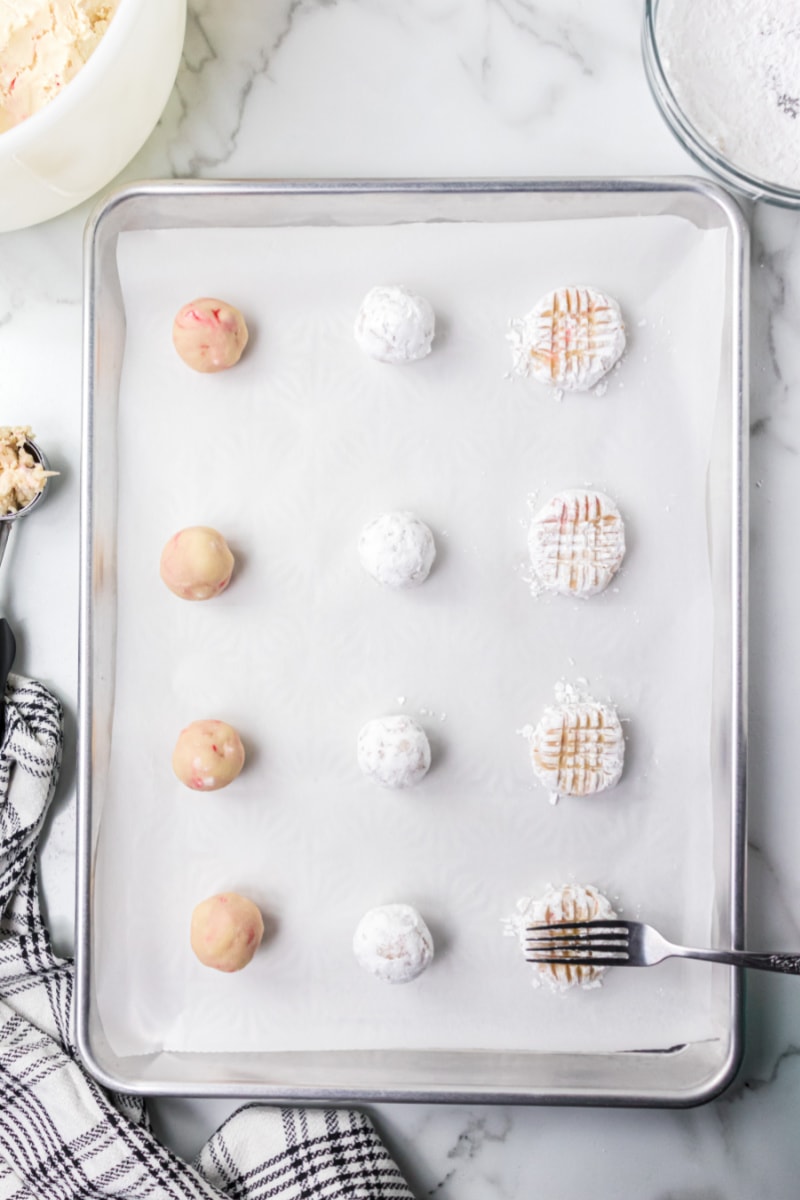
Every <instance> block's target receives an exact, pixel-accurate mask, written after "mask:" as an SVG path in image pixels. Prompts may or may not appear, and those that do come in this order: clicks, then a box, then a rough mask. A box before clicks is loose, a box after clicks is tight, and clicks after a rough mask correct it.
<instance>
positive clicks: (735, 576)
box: [75, 177, 749, 1107]
mask: <svg viewBox="0 0 800 1200" xmlns="http://www.w3.org/2000/svg"><path fill="white" fill-rule="evenodd" d="M636 215H647V216H654V215H672V216H675V215H677V216H680V217H683V218H685V219H686V220H687V221H689V222H691V223H692V224H693V225H695V226H696V227H697V228H698V229H708V230H717V229H721V230H724V231H725V238H726V268H725V269H726V279H725V313H724V339H723V350H724V353H723V359H724V361H723V363H722V366H721V378H722V381H723V382H722V385H721V387H722V388H724V393H725V403H724V404H723V405H722V406H720V410H721V415H720V417H719V428H718V430H717V435H716V436H715V449H714V453H713V458H712V462H711V464H710V466H709V475H708V492H707V500H708V505H707V507H708V519H709V540H710V544H711V558H712V563H711V569H712V574H713V590H714V607H715V650H714V689H715V695H716V696H717V701H718V702H717V703H715V708H714V713H713V714H712V715H711V719H710V724H711V737H712V746H711V756H712V770H713V776H714V781H715V782H714V789H713V790H714V795H713V797H711V799H710V803H711V804H712V806H713V820H714V829H715V841H714V862H713V864H710V869H711V870H713V872H714V876H715V879H716V880H717V881H718V886H717V892H716V898H715V913H714V920H715V925H716V934H717V936H718V937H719V941H720V943H721V944H727V945H731V946H734V947H737V946H741V945H742V944H743V941H744V925H743V922H744V887H745V877H744V862H745V846H746V724H747V717H746V694H747V678H746V662H747V633H746V631H747V439H748V426H749V422H748V399H747V378H748V372H747V361H746V358H747V330H746V323H747V311H748V270H749V249H748V231H747V227H746V225H745V222H744V220H743V218H742V215H741V213H740V211H739V209H738V207H737V206H736V204H735V203H734V201H733V200H732V199H731V198H730V197H729V196H728V195H727V194H726V193H725V192H724V191H723V190H722V189H720V188H719V187H717V186H715V185H712V184H710V183H708V182H706V181H704V180H700V179H694V178H688V177H687V178H650V179H648V178H638V179H637V178H625V179H571V180H570V179H567V180H525V179H523V180H410V181H409V180H405V181H404V180H384V181H369V180H344V181H326V180H316V181H274V182H260V181H238V182H199V181H188V182H183V183H173V182H145V183H141V184H134V185H131V186H129V187H126V188H124V189H122V190H121V191H119V192H117V193H114V194H113V195H111V196H110V197H109V198H108V199H106V200H105V201H104V202H103V203H102V204H101V205H100V207H99V208H98V209H97V210H96V212H95V214H94V215H93V216H92V218H91V219H90V222H89V224H88V226H87V231H86V240H85V277H84V387H83V403H84V412H83V445H82V454H83V463H82V484H81V603H80V665H79V719H80V744H79V759H78V882H77V900H76V1007H75V1012H76V1034H77V1043H78V1047H79V1050H80V1053H81V1055H82V1057H83V1059H84V1061H85V1062H86V1064H87V1066H88V1068H89V1069H90V1070H91V1071H92V1073H93V1074H94V1075H95V1076H96V1077H97V1078H98V1079H99V1080H100V1082H102V1083H104V1084H105V1085H107V1086H109V1087H112V1088H115V1089H118V1090H121V1091H129V1092H139V1093H144V1094H169V1095H197V1096H212V1095H215V1096H231V1097H234V1096H242V1097H251V1098H256V1099H262V1100H298V1101H303V1102H309V1103H315V1102H319V1103H322V1102H329V1101H332V1100H348V1101H352V1100H355V1101H391V1100H397V1101H415V1100H416V1101H425V1102H432V1101H433V1102H436V1101H441V1102H450V1103H453V1102H456V1103H457V1102H471V1103H538V1104H570V1105H573V1104H594V1105H612V1106H613V1105H643V1106H663V1107H687V1106H691V1105H696V1104H699V1103H702V1102H705V1101H707V1100H709V1099H712V1098H713V1097H714V1096H715V1095H717V1094H719V1092H720V1091H722V1090H723V1089H724V1088H725V1087H726V1086H727V1085H728V1084H729V1083H730V1082H731V1080H732V1079H733V1077H734V1075H735V1073H736V1070H737V1068H738V1065H739V1062H740V1059H741V1054H742V1037H743V1033H742V986H741V973H740V972H738V971H736V970H730V969H727V968H715V969H714V975H713V985H712V986H713V991H714V997H715V999H714V1003H715V1004H716V1005H717V1008H718V1011H719V1014H720V1019H719V1035H718V1036H717V1037H714V1038H711V1039H708V1040H705V1041H702V1042H692V1041H687V1042H685V1043H682V1044H679V1045H675V1046H672V1047H670V1048H668V1049H664V1048H660V1049H658V1050H656V1051H654V1050H648V1049H647V1048H643V1049H641V1050H631V1049H630V1048H626V1049H625V1051H624V1052H618V1053H614V1052H603V1053H586V1052H582V1053H538V1052H527V1051H526V1050H525V1048H524V1047H520V1049H519V1050H518V1051H515V1052H514V1053H504V1052H498V1051H496V1050H494V1051H485V1050H482V1049H481V1048H480V1046H478V1045H475V1046H469V1047H464V1049H463V1051H462V1052H454V1051H437V1050H435V1049H434V1050H418V1051H413V1050H407V1051H395V1050H372V1051H367V1050H359V1051H356V1052H352V1053H346V1052H342V1051H326V1050H315V1051H294V1052H283V1053H263V1052H253V1053H242V1052H238V1053H227V1054H226V1053H217V1052H215V1053H185V1054H180V1053H174V1052H167V1051H162V1052H155V1053H152V1054H147V1055H120V1054H117V1053H115V1051H114V1049H113V1048H112V1047H111V1045H109V1042H108V1039H107V1037H106V1035H105V1031H104V1028H103V1025H102V1021H101V1019H100V1017H99V1014H98V1010H97V1003H96V994H95V955H96V953H97V940H96V936H95V934H96V930H95V919H94V913H93V904H94V881H95V871H96V865H97V864H96V853H97V845H98V833H99V830H100V828H101V826H102V819H103V802H104V792H105V787H106V781H107V773H108V765H109V755H110V744H111V738H112V725H113V712H114V699H115V666H116V664H115V644H116V643H115V639H116V571H117V561H116V541H115V532H116V531H115V521H116V505H117V491H116V488H117V480H116V467H117V462H118V454H119V446H118V423H117V398H118V391H119V381H120V374H121V370H122V363H123V356H124V351H125V338H126V328H125V313H124V306H123V301H122V293H121V288H120V279H119V273H118V269H117V242H118V238H119V237H120V235H121V234H124V233H126V232H130V231H135V230H155V229H158V230H171V229H184V228H193V229H203V228H224V227H231V228H236V229H247V228H251V229H259V228H263V227H269V226H298V227H300V226H332V225H342V226H348V227H354V226H356V227H358V226H363V225H393V224H408V223H417V222H422V223H428V222H438V223H453V222H456V223H457V222H465V221H468V222H492V221H514V222H526V221H531V222H541V221H550V220H561V221H563V220H576V221H580V220H582V219H587V218H598V217H600V218H602V217H608V216H624V217H628V216H636ZM656 969H657V968H656ZM587 999H589V998H588V997H587Z"/></svg>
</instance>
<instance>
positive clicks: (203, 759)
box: [172, 721, 244, 792]
mask: <svg viewBox="0 0 800 1200" xmlns="http://www.w3.org/2000/svg"><path fill="white" fill-rule="evenodd" d="M243 766H244V746H243V745H242V742H241V738H240V737H239V735H238V733H237V732H236V730H235V729H234V728H233V726H232V725H227V724H226V723H225V721H192V723H191V725H187V726H186V728H185V729H183V730H181V733H180V735H179V737H178V741H177V743H176V745H175V750H174V752H173V755H172V769H173V771H174V772H175V774H176V775H177V776H178V779H180V781H181V783H185V784H186V786H187V787H188V788H191V789H192V791H194V792H216V791H218V790H219V789H220V788H224V787H227V786H228V784H229V783H233V781H234V779H235V778H236V776H237V775H238V774H239V772H240V771H241V769H242V767H243Z"/></svg>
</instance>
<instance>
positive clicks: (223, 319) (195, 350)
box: [172, 296, 247, 375]
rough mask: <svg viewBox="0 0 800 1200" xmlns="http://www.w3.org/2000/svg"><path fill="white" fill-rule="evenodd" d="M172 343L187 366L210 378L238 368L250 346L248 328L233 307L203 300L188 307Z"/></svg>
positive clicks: (177, 323)
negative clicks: (244, 351) (236, 366)
mask: <svg viewBox="0 0 800 1200" xmlns="http://www.w3.org/2000/svg"><path fill="white" fill-rule="evenodd" d="M172 341H173V344H174V346H175V349H176V350H177V351H178V354H180V356H181V358H182V359H183V361H184V362H185V363H186V365H187V366H189V367H191V368H192V370H194V371H202V372H203V374H206V375H208V374H211V373H212V372H214V371H225V370H227V368H228V367H233V366H235V365H236V363H237V362H238V361H239V359H240V358H241V357H242V351H243V350H244V348H245V346H246V345H247V325H246V324H245V320H244V317H243V316H242V314H241V313H240V312H239V310H238V308H234V307H233V305H232V304H226V303H225V301H224V300H213V299H211V298H210V297H208V296H203V297H201V298H200V299H199V300H192V301H190V303H189V304H184V306H183V308H182V309H181V310H180V312H179V313H178V315H177V317H176V318H175V321H174V323H173V326H172Z"/></svg>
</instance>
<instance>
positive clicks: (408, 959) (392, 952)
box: [353, 904, 433, 983]
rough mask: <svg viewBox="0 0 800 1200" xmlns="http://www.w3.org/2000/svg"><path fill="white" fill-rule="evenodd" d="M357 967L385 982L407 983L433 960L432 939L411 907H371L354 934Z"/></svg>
mask: <svg viewBox="0 0 800 1200" xmlns="http://www.w3.org/2000/svg"><path fill="white" fill-rule="evenodd" d="M353 953H354V954H355V956H356V961H357V962H358V964H359V966H361V967H363V968H364V970H365V971H369V973H370V974H371V975H374V976H375V977H376V979H381V980H382V981H383V982H384V983H410V982H411V980H412V979H416V978H417V976H418V975H421V974H422V972H423V971H424V970H425V968H426V967H428V966H429V965H430V963H431V962H432V961H433V938H432V937H431V934H430V930H429V929H428V926H427V925H426V924H425V922H424V921H423V919H422V917H421V916H420V914H419V913H418V912H417V910H416V909H415V908H414V907H413V906H412V905H410V904H384V905H382V906H381V907H380V908H371V909H370V910H369V912H367V913H365V914H364V916H363V917H362V918H361V920H360V921H359V923H358V925H357V927H356V931H355V934H354V935H353Z"/></svg>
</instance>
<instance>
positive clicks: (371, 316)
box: [355, 284, 436, 365]
mask: <svg viewBox="0 0 800 1200" xmlns="http://www.w3.org/2000/svg"><path fill="white" fill-rule="evenodd" d="M435 327H436V318H435V316H434V312H433V308H432V307H431V305H430V303H429V301H428V300H426V299H425V297H424V296H415V295H414V294H413V292H410V291H409V290H408V288H404V287H401V286H400V285H399V284H398V285H392V286H387V287H374V288H372V290H371V291H369V292H367V294H366V296H365V297H364V299H363V300H362V302H361V308H360V309H359V310H358V316H357V317H356V324H355V337H356V341H357V343H358V345H359V346H360V347H361V349H362V350H363V351H364V353H365V354H368V355H369V357H370V358H376V359H377V360H378V361H379V362H384V363H392V364H394V365H397V364H400V363H410V362H416V360H417V359H420V358H425V356H426V355H427V354H430V350H431V344H432V342H433V335H434V331H435Z"/></svg>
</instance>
